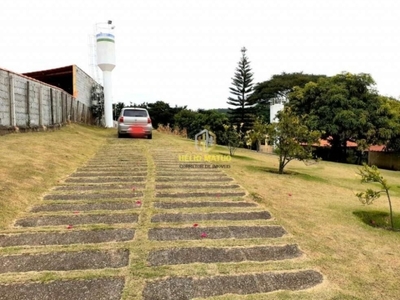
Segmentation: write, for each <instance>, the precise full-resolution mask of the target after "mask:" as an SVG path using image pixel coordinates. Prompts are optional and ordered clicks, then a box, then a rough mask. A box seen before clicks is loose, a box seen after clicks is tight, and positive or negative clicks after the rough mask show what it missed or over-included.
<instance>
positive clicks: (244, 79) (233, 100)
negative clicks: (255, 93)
mask: <svg viewBox="0 0 400 300" xmlns="http://www.w3.org/2000/svg"><path fill="white" fill-rule="evenodd" d="M246 51H247V49H246V48H245V47H243V48H242V49H241V52H242V57H241V59H240V61H239V63H238V67H237V68H236V72H235V76H234V77H233V78H232V85H233V86H232V87H230V88H229V89H230V92H231V94H232V95H233V96H232V97H229V98H228V100H229V101H227V103H228V104H229V105H232V106H234V108H229V115H230V120H231V123H232V124H233V125H236V128H237V130H242V133H243V132H246V131H247V130H248V129H250V128H251V123H252V116H251V112H252V109H251V108H252V105H251V103H250V102H249V96H250V93H251V92H252V90H253V83H252V82H253V73H251V68H250V62H249V61H248V59H247V56H246ZM240 124H243V126H240Z"/></svg>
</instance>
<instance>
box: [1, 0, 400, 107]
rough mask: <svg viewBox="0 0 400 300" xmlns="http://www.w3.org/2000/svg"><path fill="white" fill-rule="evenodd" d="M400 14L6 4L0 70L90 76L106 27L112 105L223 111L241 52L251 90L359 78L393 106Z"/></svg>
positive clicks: (161, 1)
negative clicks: (94, 44)
mask: <svg viewBox="0 0 400 300" xmlns="http://www.w3.org/2000/svg"><path fill="white" fill-rule="evenodd" d="M399 13H400V3H399V2H398V1H394V0H385V1H376V0H370V1H368V2H367V1H362V0H354V1H351V2H349V1H344V0H335V1H334V0H325V1H317V0H303V1H293V0H280V1H272V0H248V1H245V2H244V1H238V0H225V1H224V0H218V1H215V0H214V1H210V0H202V1H198V0H168V1H165V0H151V1H150V0H149V1H146V0H142V1H139V0H137V1H114V2H111V1H104V0H101V1H100V0H94V1H88V0H79V1H78V0H70V1H53V0H42V1H40V2H38V1H28V0H5V1H4V0H3V2H2V10H1V11H0V28H1V29H0V32H1V36H2V41H1V48H0V49H1V50H0V53H1V55H0V67H4V68H7V69H11V70H14V71H16V72H28V71H35V70H41V69H47V68H55V67H61V66H64V65H69V64H77V65H78V66H79V67H80V68H82V69H84V70H85V71H87V72H90V69H89V62H88V54H89V47H88V35H89V34H91V33H92V31H93V26H94V24H95V23H97V22H105V21H107V20H113V24H115V26H116V29H115V35H116V59H117V66H116V68H115V70H114V71H113V93H114V100H115V101H124V102H127V103H129V102H130V101H132V102H136V103H141V102H144V101H147V102H153V101H156V100H163V101H166V102H169V103H171V105H175V104H176V105H180V106H181V105H188V107H190V108H200V107H203V108H217V107H226V100H227V98H228V97H229V87H230V85H231V77H232V76H233V74H234V71H235V68H236V66H237V62H238V61H239V59H240V55H241V53H240V49H241V47H243V46H245V47H246V48H247V49H248V52H247V55H248V57H249V60H250V61H251V67H252V69H253V72H254V81H255V82H261V81H264V80H268V79H269V78H270V77H271V76H272V75H273V74H279V73H282V72H299V71H303V72H305V73H314V74H326V75H334V74H337V73H340V72H342V71H349V72H354V73H359V72H364V73H370V74H371V75H372V76H373V78H374V79H375V80H376V82H377V88H378V90H379V91H380V92H381V93H382V94H387V95H392V96H395V97H397V96H399V95H400V85H399V84H398V83H397V82H398V81H399V80H398V76H399V75H398V70H399V69H400V57H399V56H400V54H399V51H398V49H397V39H398V37H399V36H400V26H399V25H400V21H399V20H400V18H399Z"/></svg>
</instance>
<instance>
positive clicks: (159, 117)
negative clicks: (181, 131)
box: [147, 101, 186, 128]
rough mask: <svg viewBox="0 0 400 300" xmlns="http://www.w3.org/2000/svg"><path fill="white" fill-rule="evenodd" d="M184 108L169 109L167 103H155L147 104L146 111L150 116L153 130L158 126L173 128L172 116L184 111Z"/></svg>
mask: <svg viewBox="0 0 400 300" xmlns="http://www.w3.org/2000/svg"><path fill="white" fill-rule="evenodd" d="M185 108H186V106H185V107H178V106H175V107H170V106H169V104H168V103H166V102H164V101H156V102H154V103H148V104H147V110H148V111H149V114H150V116H151V120H152V124H153V127H154V128H157V127H158V124H163V125H167V124H169V126H170V127H171V128H173V127H174V126H175V121H174V116H175V114H177V113H178V112H179V111H181V110H183V109H185Z"/></svg>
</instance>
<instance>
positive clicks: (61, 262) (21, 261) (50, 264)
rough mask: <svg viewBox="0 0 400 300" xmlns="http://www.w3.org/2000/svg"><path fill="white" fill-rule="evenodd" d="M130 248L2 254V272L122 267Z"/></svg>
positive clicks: (0, 259) (127, 258)
mask: <svg viewBox="0 0 400 300" xmlns="http://www.w3.org/2000/svg"><path fill="white" fill-rule="evenodd" d="M128 262H129V250H126V249H117V250H87V251H78V252H77V251H74V252H72V251H69V252H52V253H45V254H20V255H7V256H0V266H1V268H0V273H9V272H29V271H70V270H87V269H104V268H122V267H125V266H127V265H128Z"/></svg>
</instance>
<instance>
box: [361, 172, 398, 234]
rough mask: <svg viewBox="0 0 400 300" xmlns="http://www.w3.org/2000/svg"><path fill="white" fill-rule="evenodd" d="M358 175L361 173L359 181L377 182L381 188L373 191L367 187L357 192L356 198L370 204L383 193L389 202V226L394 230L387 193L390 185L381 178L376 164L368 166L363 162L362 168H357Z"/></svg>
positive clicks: (390, 204)
mask: <svg viewBox="0 0 400 300" xmlns="http://www.w3.org/2000/svg"><path fill="white" fill-rule="evenodd" d="M359 175H361V182H377V183H379V184H380V185H381V187H382V190H380V191H374V190H372V189H367V190H366V191H365V192H361V193H357V194H356V196H357V197H358V200H360V201H361V203H362V204H367V205H369V204H372V203H373V202H374V200H376V199H378V198H379V197H380V195H381V193H385V194H386V198H387V199H388V203H389V217H390V227H391V229H392V230H394V226H393V209H392V201H391V200H390V194H389V189H390V186H389V185H388V183H387V181H386V179H384V178H383V176H382V175H381V174H380V172H379V170H378V168H377V167H376V166H371V167H370V166H368V165H366V164H363V168H362V169H359Z"/></svg>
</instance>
